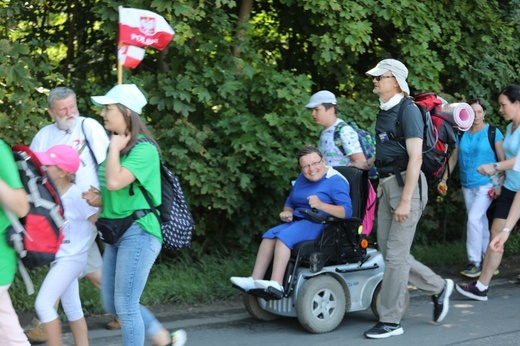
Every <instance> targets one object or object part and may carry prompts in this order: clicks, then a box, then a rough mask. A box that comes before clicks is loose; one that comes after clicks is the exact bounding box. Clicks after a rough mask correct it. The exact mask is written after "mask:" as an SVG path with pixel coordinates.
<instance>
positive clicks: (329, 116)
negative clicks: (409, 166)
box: [305, 90, 367, 169]
mask: <svg viewBox="0 0 520 346" xmlns="http://www.w3.org/2000/svg"><path fill="white" fill-rule="evenodd" d="M305 108H308V109H311V114H312V118H313V119H314V122H315V123H316V124H318V125H320V126H322V127H323V131H321V135H320V139H319V142H318V148H319V150H320V151H321V153H322V154H323V157H324V158H325V163H326V164H327V166H331V167H332V166H348V165H350V164H351V163H354V162H356V166H358V165H360V166H363V167H360V168H365V169H366V167H364V166H365V165H366V162H367V160H366V158H365V155H364V154H363V148H362V147H361V144H360V143H359V137H358V134H357V132H356V131H355V130H354V129H353V128H352V127H351V126H349V125H347V124H346V123H345V122H344V121H343V120H341V119H338V117H337V115H336V111H337V100H336V96H335V95H334V94H333V93H331V92H330V91H328V90H322V91H318V92H317V93H315V94H313V95H312V96H311V99H310V101H309V103H308V104H306V105H305ZM338 127H339V128H338ZM337 131H339V139H341V141H338V143H335V142H336V141H335V138H334V133H335V132H337Z"/></svg>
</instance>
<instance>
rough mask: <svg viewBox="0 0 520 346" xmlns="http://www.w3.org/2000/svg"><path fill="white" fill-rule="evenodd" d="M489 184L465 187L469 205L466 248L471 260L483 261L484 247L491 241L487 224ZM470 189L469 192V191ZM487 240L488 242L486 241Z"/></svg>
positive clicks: (477, 262) (489, 200)
mask: <svg viewBox="0 0 520 346" xmlns="http://www.w3.org/2000/svg"><path fill="white" fill-rule="evenodd" d="M488 190H489V189H488V188H487V186H484V187H477V188H474V189H465V188H463V191H464V199H469V200H470V201H467V202H466V205H467V206H468V223H467V239H466V248H467V251H468V259H469V261H470V262H473V263H476V264H481V263H482V249H483V248H484V249H485V248H487V245H488V243H489V230H488V226H487V216H486V211H487V209H488V208H489V205H490V204H491V198H490V197H489V195H488ZM468 191H469V192H468ZM486 240H487V242H486V243H484V242H485V241H486Z"/></svg>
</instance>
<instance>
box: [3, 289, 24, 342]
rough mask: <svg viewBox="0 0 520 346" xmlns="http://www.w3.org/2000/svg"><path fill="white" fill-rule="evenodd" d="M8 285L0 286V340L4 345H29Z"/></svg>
mask: <svg viewBox="0 0 520 346" xmlns="http://www.w3.org/2000/svg"><path fill="white" fill-rule="evenodd" d="M9 286H10V285H6V286H0V340H1V343H2V345H5V346H30V345H31V344H30V343H29V341H28V340H27V336H25V334H24V332H23V329H22V327H21V326H20V321H19V320H18V315H17V314H16V311H15V310H14V308H13V303H12V302H11V297H10V296H9V292H8V289H9Z"/></svg>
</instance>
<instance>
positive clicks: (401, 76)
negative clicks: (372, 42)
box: [366, 59, 410, 95]
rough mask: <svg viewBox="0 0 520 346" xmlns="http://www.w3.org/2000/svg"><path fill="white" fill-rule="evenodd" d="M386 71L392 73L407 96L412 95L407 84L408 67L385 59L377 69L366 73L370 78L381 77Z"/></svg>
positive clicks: (393, 60)
mask: <svg viewBox="0 0 520 346" xmlns="http://www.w3.org/2000/svg"><path fill="white" fill-rule="evenodd" d="M386 71H390V72H392V75H393V76H394V77H395V79H396V80H397V83H398V84H399V87H400V88H401V90H402V91H403V92H405V93H406V94H407V95H410V88H409V87H408V83H407V82H406V78H407V77H408V69H407V68H406V66H405V65H404V64H403V63H402V62H400V61H399V60H395V59H385V60H381V61H380V62H379V63H378V64H377V65H376V67H374V68H373V69H371V70H369V71H367V72H366V74H368V75H370V76H375V77H377V76H381V75H382V74H383V73H385V72H386Z"/></svg>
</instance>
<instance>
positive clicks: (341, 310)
mask: <svg viewBox="0 0 520 346" xmlns="http://www.w3.org/2000/svg"><path fill="white" fill-rule="evenodd" d="M346 308H347V299H346V297H345V291H344V289H343V286H341V284H340V283H339V282H338V280H336V279H334V278H333V277H331V276H327V275H321V276H317V277H314V278H312V279H309V280H308V281H307V282H306V283H305V284H304V285H303V286H302V288H301V289H300V291H299V293H298V299H297V301H296V313H297V315H298V320H299V321H300V324H301V325H302V326H303V328H305V329H306V330H308V331H309V332H311V333H315V334H319V333H327V332H330V331H333V330H334V329H336V327H337V326H338V325H339V324H340V323H341V321H342V320H343V317H344V316H345V312H346Z"/></svg>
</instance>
